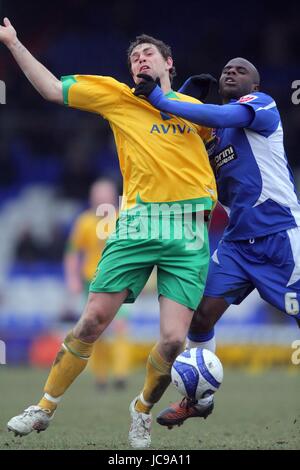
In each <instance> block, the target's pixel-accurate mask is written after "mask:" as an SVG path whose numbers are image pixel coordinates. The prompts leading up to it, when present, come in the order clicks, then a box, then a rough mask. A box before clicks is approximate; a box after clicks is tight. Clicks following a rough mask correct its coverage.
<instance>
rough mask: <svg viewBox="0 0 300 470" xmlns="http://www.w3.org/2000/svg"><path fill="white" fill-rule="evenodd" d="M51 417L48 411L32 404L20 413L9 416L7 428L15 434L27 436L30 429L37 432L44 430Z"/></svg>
mask: <svg viewBox="0 0 300 470" xmlns="http://www.w3.org/2000/svg"><path fill="white" fill-rule="evenodd" d="M53 414H54V413H53ZM52 418H53V415H52V416H51V414H50V411H49V412H47V411H46V410H44V409H43V408H41V407H40V406H36V405H32V406H29V407H28V408H26V410H24V411H23V413H21V414H20V415H18V416H14V417H13V418H11V419H10V420H9V421H8V423H7V429H8V431H13V432H14V433H15V436H27V434H29V433H31V432H32V431H37V432H38V433H39V432H41V431H45V429H47V427H48V426H49V424H50V420H51V419H52Z"/></svg>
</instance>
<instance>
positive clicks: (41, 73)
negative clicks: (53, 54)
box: [0, 18, 63, 104]
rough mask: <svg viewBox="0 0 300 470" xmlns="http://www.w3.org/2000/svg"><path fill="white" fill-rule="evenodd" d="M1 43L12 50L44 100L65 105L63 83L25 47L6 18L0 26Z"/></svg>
mask: <svg viewBox="0 0 300 470" xmlns="http://www.w3.org/2000/svg"><path fill="white" fill-rule="evenodd" d="M0 42H2V43H3V44H4V45H5V46H6V47H7V48H8V49H9V50H10V52H11V53H12V55H13V57H14V58H15V60H16V62H17V64H18V65H19V66H20V68H21V70H22V71H23V72H24V74H25V75H26V77H27V78H28V80H29V81H30V83H31V84H32V85H33V86H34V88H35V89H36V90H37V91H38V92H39V93H40V94H41V95H42V97H43V98H45V99H46V100H49V101H53V102H54V103H59V104H63V93H62V83H61V81H60V80H58V79H57V78H56V77H55V76H54V75H53V74H52V73H51V72H50V71H49V70H47V69H46V67H44V66H43V65H42V64H41V63H40V62H39V61H38V60H36V59H35V58H34V57H33V55H32V54H30V52H29V51H28V50H27V49H26V47H25V46H23V44H22V43H21V42H20V41H19V39H18V37H17V33H16V30H15V29H14V27H13V26H12V24H11V22H10V21H9V19H8V18H4V20H3V26H1V25H0Z"/></svg>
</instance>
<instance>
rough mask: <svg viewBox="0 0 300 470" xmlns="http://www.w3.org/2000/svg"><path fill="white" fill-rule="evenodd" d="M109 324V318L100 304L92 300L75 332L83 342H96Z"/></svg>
mask: <svg viewBox="0 0 300 470" xmlns="http://www.w3.org/2000/svg"><path fill="white" fill-rule="evenodd" d="M108 323H109V316H108V315H107V312H105V311H104V309H103V307H102V306H101V305H100V304H99V302H97V301H95V300H94V299H90V300H89V302H88V303H87V306H86V309H85V311H84V313H83V315H82V317H81V318H80V320H79V322H78V323H77V325H76V327H75V329H74V331H75V334H76V336H77V337H78V338H80V339H81V340H82V341H88V342H91V341H96V340H97V339H98V337H99V336H100V335H101V334H102V333H103V331H104V330H105V328H106V327H107V325H108Z"/></svg>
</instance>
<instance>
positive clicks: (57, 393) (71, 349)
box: [38, 332, 93, 413]
mask: <svg viewBox="0 0 300 470" xmlns="http://www.w3.org/2000/svg"><path fill="white" fill-rule="evenodd" d="M92 349H93V343H86V342H84V341H81V340H80V339H78V338H75V337H74V335H73V333H72V332H71V333H69V334H68V335H67V336H66V338H65V340H64V342H63V343H62V348H61V349H60V351H59V352H58V353H57V356H56V358H55V360H54V363H53V365H52V368H51V370H50V374H49V376H48V379H47V382H46V384H45V388H44V392H45V394H44V396H43V398H42V399H41V401H40V402H39V404H38V406H40V407H41V408H43V409H47V410H50V412H52V413H53V412H54V411H55V409H56V408H57V405H58V403H59V401H60V399H61V397H62V395H63V394H64V393H65V391H66V390H67V389H68V388H69V386H70V385H71V384H72V382H73V381H74V380H75V379H76V377H77V376H78V375H79V374H80V373H81V372H82V371H83V370H84V369H85V367H86V365H87V362H88V359H89V357H90V355H91V352H92Z"/></svg>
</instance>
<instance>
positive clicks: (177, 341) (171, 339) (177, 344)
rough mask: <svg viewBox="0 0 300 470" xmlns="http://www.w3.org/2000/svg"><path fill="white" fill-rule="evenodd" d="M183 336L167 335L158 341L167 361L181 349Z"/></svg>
mask: <svg viewBox="0 0 300 470" xmlns="http://www.w3.org/2000/svg"><path fill="white" fill-rule="evenodd" d="M184 342H185V338H182V337H181V336H178V335H173V336H167V337H165V338H162V339H161V341H160V344H161V348H162V351H163V353H164V356H165V358H166V359H167V361H169V362H171V361H174V359H175V358H176V357H177V356H178V354H179V353H180V352H181V351H182V349H183V345H184Z"/></svg>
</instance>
